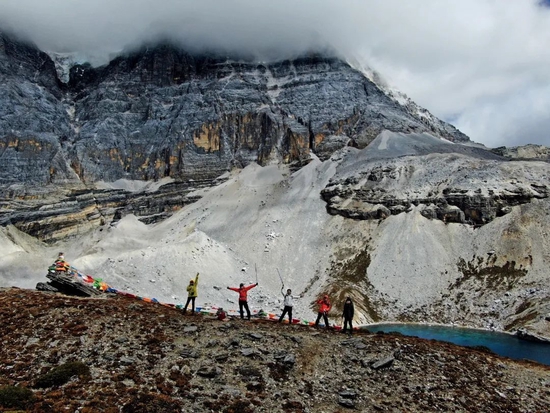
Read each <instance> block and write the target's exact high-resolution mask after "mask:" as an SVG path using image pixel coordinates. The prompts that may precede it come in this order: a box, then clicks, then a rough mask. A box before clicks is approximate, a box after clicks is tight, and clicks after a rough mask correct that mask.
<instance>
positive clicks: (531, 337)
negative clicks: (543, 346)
mask: <svg viewBox="0 0 550 413" xmlns="http://www.w3.org/2000/svg"><path fill="white" fill-rule="evenodd" d="M515 335H516V336H517V337H518V338H520V339H522V340H527V341H534V342H537V343H550V339H549V338H546V337H542V336H540V335H537V334H533V333H530V332H528V331H527V330H526V329H522V328H520V329H518V330H517V331H516V334H515Z"/></svg>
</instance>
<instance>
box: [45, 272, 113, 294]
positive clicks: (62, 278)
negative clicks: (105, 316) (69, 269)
mask: <svg viewBox="0 0 550 413" xmlns="http://www.w3.org/2000/svg"><path fill="white" fill-rule="evenodd" d="M46 278H48V279H49V280H50V281H49V282H48V284H47V286H49V287H47V286H45V285H43V283H38V284H37V286H36V287H37V290H41V291H52V290H53V291H56V292H61V293H63V294H67V295H75V296H78V297H95V296H100V295H103V291H101V290H98V289H95V288H93V287H92V286H91V285H90V284H85V283H84V282H83V281H82V280H81V279H80V278H79V277H78V276H77V275H69V274H66V273H62V272H55V273H51V272H50V273H48V274H47V275H46Z"/></svg>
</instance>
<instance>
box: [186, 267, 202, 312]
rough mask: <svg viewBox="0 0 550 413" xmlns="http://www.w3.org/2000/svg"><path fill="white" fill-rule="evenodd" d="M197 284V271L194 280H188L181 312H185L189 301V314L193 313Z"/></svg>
mask: <svg viewBox="0 0 550 413" xmlns="http://www.w3.org/2000/svg"><path fill="white" fill-rule="evenodd" d="M198 286H199V273H197V275H196V277H195V279H194V280H191V281H189V285H188V286H187V302H186V303H185V307H184V308H183V314H185V313H186V312H187V306H188V305H189V303H190V302H191V315H195V299H196V298H197V295H198V293H197V288H198Z"/></svg>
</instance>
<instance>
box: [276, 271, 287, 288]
mask: <svg viewBox="0 0 550 413" xmlns="http://www.w3.org/2000/svg"><path fill="white" fill-rule="evenodd" d="M277 274H279V279H280V280H281V285H282V290H284V289H285V283H284V282H283V277H281V273H280V272H279V269H278V268H277Z"/></svg>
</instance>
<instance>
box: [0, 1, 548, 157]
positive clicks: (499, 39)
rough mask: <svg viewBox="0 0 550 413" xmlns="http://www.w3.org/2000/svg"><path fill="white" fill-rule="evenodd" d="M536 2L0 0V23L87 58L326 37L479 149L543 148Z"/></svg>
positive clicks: (542, 44) (317, 41) (259, 51)
mask: <svg viewBox="0 0 550 413" xmlns="http://www.w3.org/2000/svg"><path fill="white" fill-rule="evenodd" d="M543 3H546V4H547V3H549V2H548V1H547V0H544V1H541V0H332V1H329V0H92V1H85V0H80V1H79V0H0V28H2V27H3V28H8V29H11V30H15V31H17V33H18V34H20V35H24V36H26V37H28V38H30V39H31V40H33V41H34V42H35V43H36V44H37V45H38V46H39V47H41V48H42V49H44V50H52V51H79V52H80V53H82V54H84V55H86V56H89V57H90V59H93V60H94V61H95V62H96V63H97V62H102V61H106V60H107V59H108V56H110V55H111V56H112V53H116V52H119V51H120V50H122V49H124V48H125V47H127V46H128V45H136V44H139V43H140V42H142V41H144V40H151V39H155V38H156V37H158V36H169V37H172V38H174V39H178V40H180V41H182V43H184V44H185V45H186V46H187V47H195V48H203V47H207V48H216V49H222V50H226V51H229V52H230V51H243V50H244V51H245V52H248V53H254V54H256V55H257V56H259V57H260V58H263V59H267V58H271V59H272V58H276V57H281V58H283V57H290V56H292V55H295V54H296V53H299V52H302V51H305V50H310V49H312V48H313V49H315V48H323V47H324V46H326V45H328V46H330V47H333V48H334V49H336V50H337V51H338V52H339V53H341V54H342V56H344V57H347V58H354V59H359V60H360V61H361V62H362V64H364V65H368V66H369V67H371V68H372V69H374V70H376V71H378V72H379V73H381V75H382V76H383V77H384V78H385V79H386V81H387V82H388V83H389V84H390V85H391V86H393V87H395V88H396V89H398V90H400V91H402V92H404V93H406V94H407V95H408V96H409V97H410V98H411V99H413V100H414V101H415V102H416V103H418V104H419V105H421V106H423V107H425V108H427V109H428V110H430V111H431V112H432V113H433V114H434V115H436V116H438V117H440V118H441V119H444V120H446V121H449V122H450V123H452V124H453V125H455V126H456V127H458V128H459V129H460V130H462V131H463V132H464V133H466V134H467V135H469V136H470V137H471V138H472V140H474V141H476V142H480V143H483V144H485V145H487V146H490V147H496V146H502V145H506V146H516V145H523V144H527V143H538V144H544V145H547V146H550V8H548V7H545V6H543Z"/></svg>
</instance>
